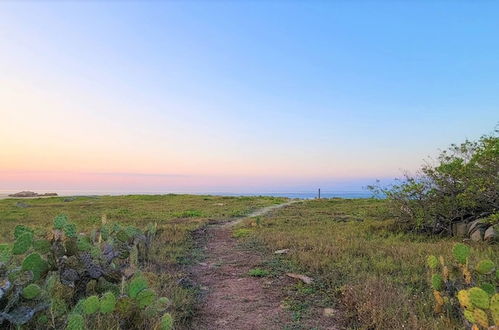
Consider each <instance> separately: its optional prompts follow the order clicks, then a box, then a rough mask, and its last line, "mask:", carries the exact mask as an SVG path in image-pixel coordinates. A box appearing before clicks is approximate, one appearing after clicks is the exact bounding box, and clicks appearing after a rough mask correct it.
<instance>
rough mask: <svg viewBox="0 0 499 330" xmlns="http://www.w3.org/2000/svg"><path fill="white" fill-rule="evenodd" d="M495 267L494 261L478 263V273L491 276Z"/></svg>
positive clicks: (487, 260) (486, 260)
mask: <svg viewBox="0 0 499 330" xmlns="http://www.w3.org/2000/svg"><path fill="white" fill-rule="evenodd" d="M494 268H495V265H494V262H493V261H492V260H489V259H485V260H482V261H480V262H479V263H478V265H477V266H476V271H477V272H479V273H480V274H490V273H492V272H493V271H494Z"/></svg>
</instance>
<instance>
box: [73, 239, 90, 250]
mask: <svg viewBox="0 0 499 330" xmlns="http://www.w3.org/2000/svg"><path fill="white" fill-rule="evenodd" d="M76 246H77V247H78V250H79V251H90V250H92V247H93V246H92V243H91V242H90V240H89V239H88V237H85V236H80V237H78V240H77V241H76Z"/></svg>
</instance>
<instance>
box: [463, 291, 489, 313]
mask: <svg viewBox="0 0 499 330" xmlns="http://www.w3.org/2000/svg"><path fill="white" fill-rule="evenodd" d="M468 292H469V296H470V301H471V303H472V304H473V306H475V307H478V308H483V309H487V308H489V295H488V294H487V292H485V291H484V290H483V289H481V288H478V287H473V288H471V289H469V290H468Z"/></svg>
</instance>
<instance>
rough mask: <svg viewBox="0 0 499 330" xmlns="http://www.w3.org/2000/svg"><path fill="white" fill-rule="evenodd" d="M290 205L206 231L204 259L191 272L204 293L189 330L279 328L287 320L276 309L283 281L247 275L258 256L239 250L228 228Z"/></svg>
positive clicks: (260, 212) (258, 211)
mask: <svg viewBox="0 0 499 330" xmlns="http://www.w3.org/2000/svg"><path fill="white" fill-rule="evenodd" d="M292 203H294V201H292V202H288V203H284V204H279V205H273V206H269V207H265V208H262V209H259V210H257V211H254V212H253V213H251V214H250V215H249V216H247V217H245V218H239V219H235V220H232V221H229V222H226V223H223V224H217V225H213V226H210V227H208V229H206V232H205V239H206V243H205V251H206V255H207V258H206V260H205V261H204V262H203V263H200V264H199V265H197V266H195V267H194V268H193V269H192V275H193V279H194V280H195V281H196V283H198V284H199V285H200V286H201V288H202V290H203V292H204V294H203V299H202V302H201V306H200V310H199V311H198V313H197V316H196V318H195V319H194V320H193V323H192V329H231V330H235V329H242V330H245V329H255V330H256V329H282V326H283V324H286V323H287V322H288V321H289V320H288V318H289V316H288V313H286V311H285V310H283V308H282V307H281V306H280V305H281V300H282V293H281V290H280V286H281V285H283V284H285V282H286V281H287V280H286V279H278V280H275V279H274V280H272V279H269V278H265V277H264V278H257V277H250V276H248V275H247V273H248V271H249V270H250V269H252V268H254V267H256V266H258V265H259V264H260V263H261V262H262V257H261V256H260V255H258V254H257V253H256V252H254V251H247V250H242V249H239V248H238V247H237V244H238V243H237V240H236V239H234V238H233V237H232V235H231V227H233V226H234V225H236V224H237V223H239V222H241V221H242V220H243V219H246V218H250V217H256V216H262V215H265V214H267V213H269V212H272V211H275V210H277V209H279V208H282V207H286V206H288V205H290V204H292ZM276 281H278V282H279V283H275V282H276Z"/></svg>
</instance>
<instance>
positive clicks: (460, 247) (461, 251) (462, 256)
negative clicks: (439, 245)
mask: <svg viewBox="0 0 499 330" xmlns="http://www.w3.org/2000/svg"><path fill="white" fill-rule="evenodd" d="M470 253H471V249H470V247H469V246H467V245H465V244H461V243H458V244H456V245H455V246H454V248H453V249H452V255H453V256H454V258H455V259H456V260H457V262H459V263H461V264H465V263H466V261H467V260H468V257H469V256H470Z"/></svg>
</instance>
